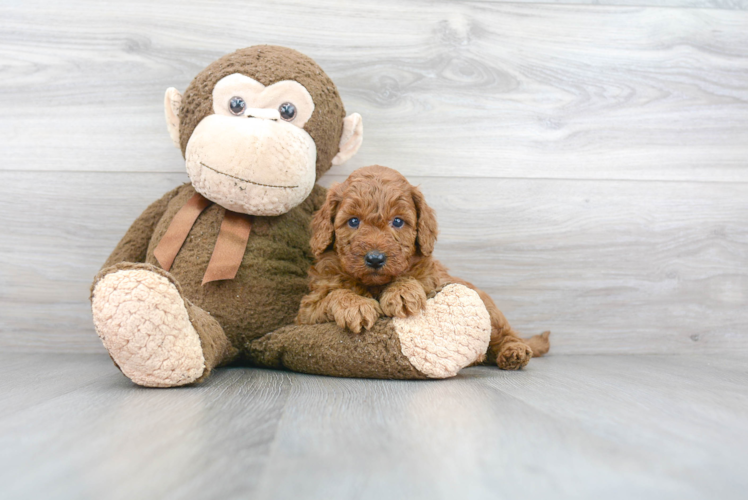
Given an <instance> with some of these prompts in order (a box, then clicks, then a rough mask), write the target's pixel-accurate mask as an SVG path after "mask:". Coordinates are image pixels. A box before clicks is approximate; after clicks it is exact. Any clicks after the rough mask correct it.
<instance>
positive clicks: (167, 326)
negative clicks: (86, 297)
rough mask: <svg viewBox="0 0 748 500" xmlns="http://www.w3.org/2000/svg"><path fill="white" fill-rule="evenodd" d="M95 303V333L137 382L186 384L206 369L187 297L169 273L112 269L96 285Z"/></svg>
mask: <svg viewBox="0 0 748 500" xmlns="http://www.w3.org/2000/svg"><path fill="white" fill-rule="evenodd" d="M91 305H92V309H93V318H94V326H95V327H96V333H98V334H99V337H100V338H101V341H102V342H103V343H104V347H106V349H107V351H109V355H110V356H111V357H112V359H113V360H114V362H115V363H116V364H117V366H118V367H119V368H120V370H122V373H124V374H125V375H126V376H127V377H128V378H129V379H130V380H132V381H133V382H135V383H136V384H138V385H142V386H146V387H174V386H179V385H185V384H190V383H192V382H195V381H196V380H197V379H198V378H200V376H201V375H202V374H203V372H204V371H205V358H204V356H203V349H202V347H201V343H200V337H199V336H198V333H197V331H195V328H194V327H193V326H192V323H191V322H190V317H189V314H188V311H187V307H186V305H185V301H184V299H183V298H182V296H181V295H180V293H179V290H178V289H177V287H176V286H175V285H174V284H173V283H172V282H171V281H169V279H168V278H166V277H165V276H162V275H160V274H158V273H155V272H152V271H149V270H147V269H127V270H120V271H116V272H113V273H110V274H107V275H105V276H104V277H102V278H101V279H100V280H99V281H98V282H97V283H96V285H95V286H94V289H93V293H92V298H91Z"/></svg>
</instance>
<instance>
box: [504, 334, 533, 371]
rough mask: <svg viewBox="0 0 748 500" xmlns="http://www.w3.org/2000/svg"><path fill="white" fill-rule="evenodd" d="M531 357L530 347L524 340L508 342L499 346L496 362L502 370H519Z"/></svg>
mask: <svg viewBox="0 0 748 500" xmlns="http://www.w3.org/2000/svg"><path fill="white" fill-rule="evenodd" d="M530 358H532V349H530V346H529V345H527V344H525V343H524V342H521V341H517V342H509V343H506V344H504V345H503V346H501V350H500V351H499V355H498V356H497V357H496V364H497V365H499V368H501V369H502V370H519V369H521V368H524V367H525V366H527V363H529V362H530Z"/></svg>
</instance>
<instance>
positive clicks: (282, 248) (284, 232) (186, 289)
mask: <svg viewBox="0 0 748 500" xmlns="http://www.w3.org/2000/svg"><path fill="white" fill-rule="evenodd" d="M193 194H194V189H193V188H192V186H188V185H186V186H185V187H184V189H183V190H182V191H181V192H180V193H179V194H178V195H177V196H175V197H174V199H173V200H172V201H171V202H170V204H169V207H168V209H167V211H166V213H165V214H164V217H163V218H162V219H161V220H160V221H159V222H158V223H157V225H156V228H155V230H154V234H153V238H152V240H151V243H150V245H149V248H148V253H147V256H146V261H147V262H148V263H150V264H153V265H155V266H159V263H158V261H157V260H156V258H155V257H154V255H153V250H154V249H155V247H156V246H157V245H158V243H159V241H161V238H163V236H164V234H165V233H166V231H167V229H168V227H169V225H170V223H171V221H172V219H173V218H174V215H175V214H176V213H177V211H178V210H179V209H180V208H181V207H182V206H183V205H184V203H185V202H186V201H187V200H188V199H189V198H190V197H191V196H192V195H193ZM224 212H225V210H224V209H223V208H221V207H219V206H217V205H211V206H210V207H208V208H207V209H206V210H205V211H204V212H203V213H202V214H201V215H200V217H198V219H197V221H195V224H194V225H193V226H192V229H191V230H190V232H189V235H188V236H187V239H186V240H185V242H184V244H183V245H182V247H181V249H180V250H179V253H178V254H177V256H176V258H175V259H174V263H173V264H172V266H171V269H169V272H170V273H171V274H172V275H173V276H174V277H175V278H176V279H177V281H178V282H179V285H180V286H181V288H182V291H183V294H184V296H185V297H186V298H187V299H189V300H190V301H191V302H192V303H193V304H195V305H197V306H199V307H200V308H202V309H203V310H205V311H207V312H209V313H210V314H211V315H212V316H213V317H215V318H216V319H217V320H218V322H219V323H220V324H221V326H222V327H223V329H224V331H225V332H226V334H227V335H228V337H229V339H230V340H231V342H232V344H234V346H235V347H237V348H238V349H240V350H242V349H243V348H244V345H245V344H246V342H247V341H248V340H251V339H254V338H257V337H260V336H262V335H264V334H266V333H268V332H271V331H273V330H275V329H277V328H279V327H281V326H284V325H288V324H291V323H293V321H294V318H295V317H296V313H297V312H298V310H299V304H300V302H301V298H302V297H303V296H304V295H305V294H306V293H307V290H308V284H307V271H308V269H309V267H310V265H311V251H310V250H309V248H308V247H309V238H310V234H309V233H310V230H309V226H310V221H311V214H310V213H308V212H306V211H304V210H301V209H300V208H299V207H297V208H294V209H292V210H291V211H290V212H289V213H288V214H284V215H282V216H278V217H267V218H265V217H255V218H254V219H253V225H252V231H251V233H250V235H249V241H248V242H247V248H246V250H245V253H244V257H243V258H242V264H241V266H240V268H239V271H238V272H237V275H236V277H235V278H234V279H232V280H221V281H213V282H210V283H206V284H205V285H203V284H202V280H203V275H204V274H205V270H206V269H207V268H208V262H209V261H210V258H211V255H212V254H213V249H214V248H215V244H216V240H217V239H218V232H219V229H220V227H221V221H222V220H223V214H224ZM159 267H160V266H159Z"/></svg>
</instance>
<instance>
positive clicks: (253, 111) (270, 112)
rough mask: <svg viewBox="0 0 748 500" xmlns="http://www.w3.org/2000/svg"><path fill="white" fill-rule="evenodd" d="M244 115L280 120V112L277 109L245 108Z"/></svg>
mask: <svg viewBox="0 0 748 500" xmlns="http://www.w3.org/2000/svg"><path fill="white" fill-rule="evenodd" d="M244 116H246V117H247V118H262V119H264V120H280V112H279V111H278V110H277V109H264V108H247V109H245V110H244Z"/></svg>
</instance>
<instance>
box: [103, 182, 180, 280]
mask: <svg viewBox="0 0 748 500" xmlns="http://www.w3.org/2000/svg"><path fill="white" fill-rule="evenodd" d="M182 187H183V186H179V187H177V188H175V189H172V190H171V191H169V192H168V193H166V194H165V195H164V196H162V197H161V198H160V199H159V200H156V201H154V202H153V203H151V205H150V206H149V207H148V208H146V209H145V211H144V212H143V213H142V214H140V216H139V217H138V218H137V219H135V222H133V223H132V225H131V226H130V229H128V230H127V232H126V233H125V235H124V236H123V237H122V239H121V240H120V242H119V243H118V244H117V246H116V247H115V248H114V250H113V251H112V253H111V254H110V255H109V258H108V259H107V260H106V262H105V263H104V265H103V266H102V267H101V268H102V269H104V268H107V267H110V266H113V265H115V264H119V263H120V262H133V263H142V262H145V256H146V252H147V251H148V243H149V242H150V241H151V236H153V231H154V230H155V229H156V224H158V222H159V221H160V220H161V217H163V215H164V212H166V207H167V205H168V204H169V201H171V199H172V198H173V197H174V196H175V195H176V194H177V192H178V191H179V190H180V189H182Z"/></svg>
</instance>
